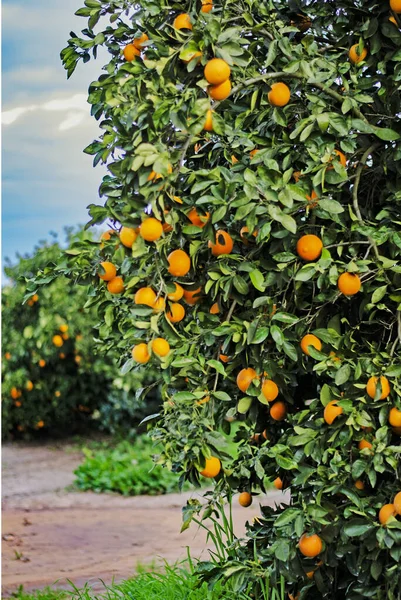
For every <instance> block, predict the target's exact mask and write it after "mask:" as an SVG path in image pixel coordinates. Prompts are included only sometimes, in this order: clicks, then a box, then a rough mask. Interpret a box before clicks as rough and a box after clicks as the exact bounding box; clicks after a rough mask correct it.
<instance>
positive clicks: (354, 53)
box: [348, 44, 368, 65]
mask: <svg viewBox="0 0 401 600" xmlns="http://www.w3.org/2000/svg"><path fill="white" fill-rule="evenodd" d="M367 55H368V51H367V49H366V48H363V50H362V51H361V53H360V54H359V44H354V45H353V46H351V48H350V49H349V53H348V56H349V59H350V61H351V62H352V63H353V64H354V65H357V64H358V63H360V62H362V61H363V60H365V58H366V57H367Z"/></svg>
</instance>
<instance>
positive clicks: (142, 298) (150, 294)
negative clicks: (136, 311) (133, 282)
mask: <svg viewBox="0 0 401 600" xmlns="http://www.w3.org/2000/svg"><path fill="white" fill-rule="evenodd" d="M134 302H135V304H146V306H151V307H152V308H153V306H154V304H155V302H156V294H155V292H154V291H153V290H152V288H150V287H143V288H140V289H139V290H138V291H137V292H136V294H135V297H134Z"/></svg>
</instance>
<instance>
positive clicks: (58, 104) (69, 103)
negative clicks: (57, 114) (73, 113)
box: [42, 94, 89, 113]
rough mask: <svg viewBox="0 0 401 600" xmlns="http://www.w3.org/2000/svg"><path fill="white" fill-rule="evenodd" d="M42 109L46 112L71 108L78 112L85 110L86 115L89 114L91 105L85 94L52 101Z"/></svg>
mask: <svg viewBox="0 0 401 600" xmlns="http://www.w3.org/2000/svg"><path fill="white" fill-rule="evenodd" d="M42 108H43V109H44V110H56V111H58V110H61V111H64V110H69V109H71V108H75V109H77V110H83V111H85V112H86V113H88V112H89V104H88V103H87V101H86V96H85V94H75V95H74V96H70V97H69V98H57V99H54V100H50V102H46V103H45V104H43V106H42Z"/></svg>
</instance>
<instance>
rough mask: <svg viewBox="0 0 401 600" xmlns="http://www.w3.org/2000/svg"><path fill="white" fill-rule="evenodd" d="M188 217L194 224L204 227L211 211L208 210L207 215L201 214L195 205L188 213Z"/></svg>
mask: <svg viewBox="0 0 401 600" xmlns="http://www.w3.org/2000/svg"><path fill="white" fill-rule="evenodd" d="M187 217H188V219H189V220H190V221H191V223H192V225H196V226H197V227H201V228H203V227H204V226H205V225H206V223H207V222H208V220H209V218H210V213H208V212H207V213H206V215H200V214H199V213H198V211H197V210H196V208H195V206H194V207H193V208H191V210H190V211H189V213H188V214H187Z"/></svg>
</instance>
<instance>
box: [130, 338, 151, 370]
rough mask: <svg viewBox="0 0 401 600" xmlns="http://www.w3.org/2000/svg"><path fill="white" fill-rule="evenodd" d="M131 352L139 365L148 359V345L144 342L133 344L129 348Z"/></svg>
mask: <svg viewBox="0 0 401 600" xmlns="http://www.w3.org/2000/svg"><path fill="white" fill-rule="evenodd" d="M131 354H132V358H133V359H134V361H135V362H137V363H140V364H141V365H144V364H145V363H147V362H149V360H150V354H149V351H148V345H147V344H145V343H142V344H137V345H136V346H134V347H133V348H132V350H131Z"/></svg>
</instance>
